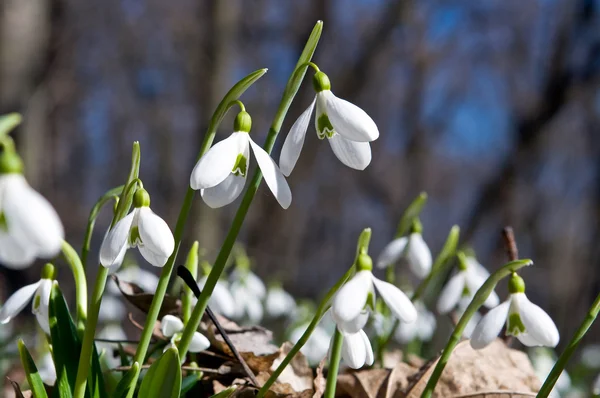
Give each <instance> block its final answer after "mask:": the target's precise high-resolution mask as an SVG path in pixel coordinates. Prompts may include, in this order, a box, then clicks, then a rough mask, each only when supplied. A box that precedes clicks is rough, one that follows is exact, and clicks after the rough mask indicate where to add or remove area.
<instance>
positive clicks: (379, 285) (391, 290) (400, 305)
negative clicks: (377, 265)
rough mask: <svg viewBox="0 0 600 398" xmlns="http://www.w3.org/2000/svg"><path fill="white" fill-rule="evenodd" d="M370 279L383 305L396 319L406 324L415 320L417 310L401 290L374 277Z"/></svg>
mask: <svg viewBox="0 0 600 398" xmlns="http://www.w3.org/2000/svg"><path fill="white" fill-rule="evenodd" d="M372 278H373V283H374V284H375V288H376V289H377V291H378V292H379V294H380V295H381V298H382V299H383V301H384V302H385V305H387V306H388V308H389V309H390V310H391V311H392V313H393V314H394V316H395V317H396V318H398V319H400V320H401V321H403V322H406V323H411V322H414V321H416V320H417V309H416V308H415V306H414V305H413V303H412V302H411V301H410V299H409V298H408V297H407V296H406V294H404V292H402V290H400V289H398V288H397V287H396V286H394V285H392V284H391V283H388V282H384V281H382V280H379V279H377V278H375V277H374V276H373V277H372Z"/></svg>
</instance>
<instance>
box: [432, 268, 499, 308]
mask: <svg viewBox="0 0 600 398" xmlns="http://www.w3.org/2000/svg"><path fill="white" fill-rule="evenodd" d="M489 276H490V274H489V273H488V272H487V270H486V269H485V268H483V266H482V265H481V264H479V263H478V262H477V260H475V259H473V258H472V257H467V258H463V259H460V258H459V266H458V272H456V274H454V276H452V277H451V278H450V279H449V280H448V283H447V284H446V286H444V288H443V289H442V292H441V293H440V297H439V298H438V302H437V310H438V312H439V313H440V314H447V313H448V312H450V311H452V310H453V309H454V308H455V307H456V306H457V304H458V303H459V301H460V300H461V298H463V297H466V298H468V299H469V300H470V299H472V298H473V296H474V295H475V293H476V292H477V290H479V288H480V287H481V285H483V283H484V282H485V281H486V279H487V278H489ZM499 303H500V299H499V298H498V295H497V294H496V292H495V291H492V293H490V295H489V296H488V298H487V300H486V301H485V303H484V304H483V305H485V306H486V307H488V308H494V307H495V306H497V305H498V304H499Z"/></svg>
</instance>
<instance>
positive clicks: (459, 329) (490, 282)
mask: <svg viewBox="0 0 600 398" xmlns="http://www.w3.org/2000/svg"><path fill="white" fill-rule="evenodd" d="M531 264H533V262H532V261H531V260H516V261H511V262H509V263H507V264H505V265H504V266H503V267H502V268H500V269H499V270H498V271H496V272H494V273H493V274H492V275H490V277H489V278H488V279H487V280H486V281H485V282H484V283H483V285H481V287H480V288H479V290H478V291H477V293H475V296H474V297H473V300H472V301H471V303H470V304H469V306H468V307H467V309H466V310H465V312H464V314H463V315H462V317H461V318H460V320H459V321H458V324H457V325H456V327H455V328H454V331H453V332H452V335H451V336H450V340H448V344H446V347H445V348H444V351H443V352H442V355H441V356H440V359H438V362H437V364H436V366H435V369H433V372H432V373H431V377H430V378H429V380H428V381H427V385H426V386H425V389H424V390H423V394H421V398H430V397H431V395H432V394H433V391H434V390H435V386H436V384H437V382H438V380H439V379H440V376H441V375H442V372H443V371H444V368H445V367H446V364H447V363H448V361H449V360H450V355H451V354H452V351H453V350H454V348H455V347H456V345H457V344H458V343H459V342H460V339H461V337H462V334H463V332H464V330H465V327H466V326H467V323H469V320H470V319H471V318H472V317H473V315H474V314H475V313H476V312H477V311H478V310H479V308H480V307H481V306H482V305H483V303H485V300H487V298H488V296H489V295H490V294H491V293H492V291H493V290H494V289H495V288H496V285H497V284H498V282H500V280H502V279H503V278H505V277H507V276H508V275H510V274H512V273H513V272H515V271H517V270H518V269H520V268H523V267H526V266H528V265H531Z"/></svg>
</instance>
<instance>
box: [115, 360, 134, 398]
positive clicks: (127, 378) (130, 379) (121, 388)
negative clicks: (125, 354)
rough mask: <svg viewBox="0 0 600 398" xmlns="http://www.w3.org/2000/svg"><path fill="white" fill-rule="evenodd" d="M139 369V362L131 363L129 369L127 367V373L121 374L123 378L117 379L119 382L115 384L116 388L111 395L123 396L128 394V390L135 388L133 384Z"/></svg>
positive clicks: (119, 397)
mask: <svg viewBox="0 0 600 398" xmlns="http://www.w3.org/2000/svg"><path fill="white" fill-rule="evenodd" d="M139 371H140V364H139V363H137V362H134V363H133V365H131V369H129V370H128V371H127V373H125V374H124V375H123V378H122V379H121V381H119V384H117V388H116V389H115V393H114V394H113V397H115V398H125V397H126V396H127V395H129V391H131V390H134V389H135V385H136V383H137V375H138V373H139Z"/></svg>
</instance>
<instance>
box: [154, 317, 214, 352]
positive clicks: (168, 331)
mask: <svg viewBox="0 0 600 398" xmlns="http://www.w3.org/2000/svg"><path fill="white" fill-rule="evenodd" d="M160 323H161V329H160V330H161V332H162V334H163V335H164V336H165V337H170V338H171V344H176V343H177V342H179V340H180V339H181V335H182V332H183V329H184V325H183V322H182V321H181V319H179V318H177V317H176V316H173V315H165V316H164V317H163V318H162V320H161V321H160ZM208 347H210V341H208V339H207V338H206V336H204V335H203V334H202V333H200V332H194V335H193V337H192V341H190V346H189V349H188V351H189V352H200V351H204V350H206V349H207V348H208ZM166 348H168V346H167V347H165V349H166Z"/></svg>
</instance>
